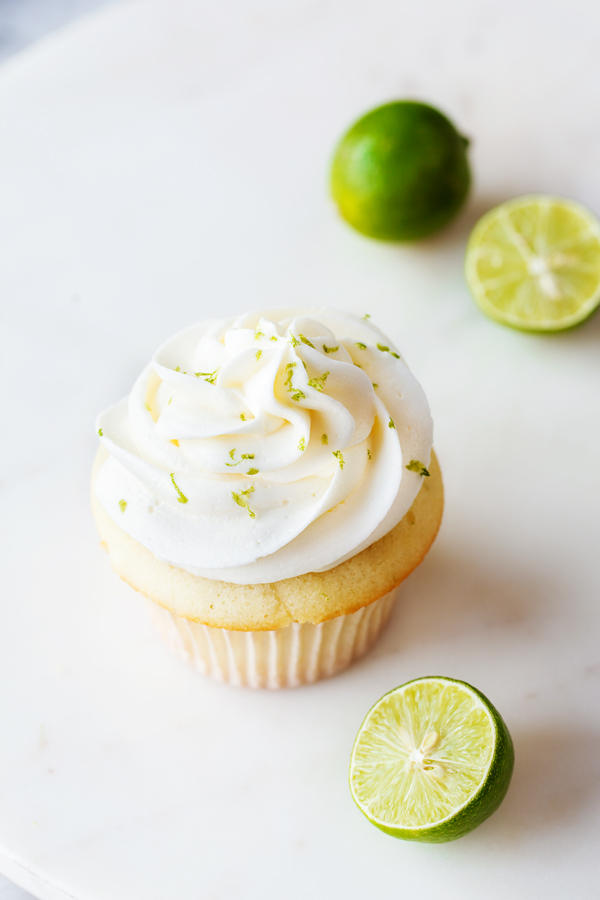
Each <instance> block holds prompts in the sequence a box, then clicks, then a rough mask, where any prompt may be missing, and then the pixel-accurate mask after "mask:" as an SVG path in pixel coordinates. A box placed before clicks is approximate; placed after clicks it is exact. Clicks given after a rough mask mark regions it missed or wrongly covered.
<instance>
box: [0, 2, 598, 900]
mask: <svg viewBox="0 0 600 900" xmlns="http://www.w3.org/2000/svg"><path fill="white" fill-rule="evenodd" d="M599 25H600V22H599V20H598V15H597V13H596V12H595V7H592V6H591V5H590V4H587V3H583V2H571V3H569V4H566V3H564V4H554V5H553V4H548V3H543V4H542V3H537V2H531V3H529V4H523V3H516V2H507V3H503V4H496V3H493V4H492V3H481V2H475V0H470V2H467V0H461V2H455V3H453V4H444V3H438V2H422V3H420V4H409V3H400V2H394V3H392V2H384V0H379V2H372V0H371V2H369V3H365V2H348V0H346V2H343V3H342V2H341V0H327V2H321V3H311V2H309V0H295V2H289V3H285V4H283V3H281V2H275V0H272V2H267V0H262V2H254V0H253V2H241V0H237V2H232V3H229V4H226V5H225V4H208V3H206V4H205V3H198V2H185V0H170V2H167V0H142V2H136V3H131V4H130V3H125V4H122V5H118V6H115V7H114V8H112V9H108V10H106V11H104V12H101V13H99V14H98V15H97V16H96V17H95V18H94V19H90V20H87V21H84V22H82V23H80V24H78V25H76V26H74V27H72V28H70V29H69V30H68V31H66V32H64V33H62V34H59V35H57V36H56V37H53V38H52V39H49V40H48V41H44V42H42V43H40V44H39V45H37V47H36V48H34V49H32V50H30V51H26V52H25V53H23V54H21V55H19V56H16V57H14V58H13V59H12V60H10V61H8V62H7V63H5V64H4V68H3V71H2V72H1V73H0V121H1V122H2V129H3V138H2V141H1V142H0V196H1V197H2V201H1V203H0V251H1V252H0V298H1V303H2V316H3V322H2V324H3V329H2V365H3V367H4V374H3V378H2V384H3V385H4V386H5V388H4V391H3V422H4V424H5V426H7V433H8V438H5V439H4V441H3V443H2V445H1V448H0V453H1V459H0V463H1V468H0V471H1V472H2V474H3V478H2V482H3V483H2V499H3V501H4V502H3V530H2V535H1V539H2V555H3V566H2V570H1V572H0V575H1V578H2V594H1V596H2V630H1V632H0V722H1V723H2V727H1V729H0V868H1V869H2V870H3V871H4V872H5V874H7V875H8V876H10V877H11V878H13V879H14V880H15V881H18V882H19V883H20V884H22V885H23V886H24V887H27V888H29V889H30V890H32V891H33V892H34V893H35V894H36V895H37V896H39V897H41V898H48V900H53V898H61V897H64V896H70V897H74V898H76V900H119V898H123V900H138V898H139V900H142V898H143V900H165V898H169V900H170V898H171V897H173V898H177V900H205V898H207V900H213V898H214V900H217V898H222V900H238V898H240V900H253V898H255V897H256V898H258V897H261V898H277V900H278V898H280V897H286V898H291V900H296V898H305V897H307V896H311V897H317V898H321V897H322V898H332V897H333V898H337V897H344V898H349V900H354V898H359V897H361V898H362V897H364V896H366V895H369V896H370V895H374V896H378V895H384V894H385V895H390V894H391V893H392V892H393V896H401V897H402V896H413V895H414V894H415V893H416V892H417V891H418V892H419V893H420V895H421V896H423V895H424V896H426V897H429V896H439V895H441V894H442V893H443V895H444V896H445V897H447V898H449V900H455V898H456V900H458V898H461V900H475V898H477V900H479V898H480V897H485V898H486V900H496V898H498V900H500V898H502V900H505V898H506V897H507V896H509V897H511V898H518V900H520V898H538V897H544V898H559V897H563V896H579V895H586V896H593V895H594V891H595V890H596V888H595V885H596V881H597V862H596V855H597V853H596V848H597V830H598V828H597V826H598V819H599V796H598V793H599V787H598V785H599V783H600V762H599V761H600V721H599V720H600V716H599V713H598V709H599V704H598V695H599V690H598V688H599V682H600V651H599V650H598V630H599V624H600V613H599V608H598V588H599V584H598V581H599V578H598V564H597V555H598V550H597V548H598V537H599V529H598V514H597V505H598V491H599V488H600V477H599V469H598V460H599V459H600V425H599V421H598V413H599V403H598V385H599V384H600V377H599V376H600V353H599V349H600V347H599V345H600V317H596V318H595V319H593V320H591V321H590V322H589V323H588V324H586V325H585V326H583V327H582V328H580V329H578V330H576V331H573V332H571V333H568V334H563V335H557V336H552V337H540V336H532V335H526V334H519V333H516V332H513V331H510V330H508V329H504V328H502V327H501V326H498V325H495V324H494V323H492V322H489V321H488V320H486V319H485V318H484V317H483V316H482V315H481V314H480V313H479V312H478V311H477V309H476V308H475V307H474V305H473V303H472V301H471V300H470V298H469V295H468V292H467V290H466V288H465V286H464V281H463V276H462V261H463V254H464V245H465V241H466V237H467V236H468V233H469V231H470V229H471V227H472V226H473V224H474V222H475V221H476V220H477V218H478V217H479V215H481V213H482V212H483V211H484V210H486V209H488V208H489V207H490V206H492V205H494V204H495V203H496V202H498V201H500V200H503V199H506V198H508V197H511V196H515V195H518V194H521V193H524V192H528V191H549V192H553V193H559V194H565V195H568V196H572V197H575V198H577V199H579V200H581V201H583V202H585V203H587V204H588V205H589V206H591V207H592V208H593V209H595V210H596V211H598V210H600V175H599V171H600V170H599V169H598V165H597V160H598V150H599V147H600V122H599V120H598V116H597V115H596V109H597V97H596V85H597V83H598V77H599V76H600V57H599V55H598V51H597V47H598V30H599ZM402 96H413V97H419V98H423V99H427V100H429V101H431V102H433V103H435V104H437V105H439V106H440V107H441V108H442V109H444V110H445V111H446V112H447V113H448V114H449V115H450V116H451V117H452V118H453V119H454V120H455V122H456V123H457V125H458V126H459V127H460V128H461V130H462V131H463V132H464V133H465V134H467V135H468V136H469V137H470V138H471V139H472V150H471V160H472V164H473V169H474V174H475V187H474V192H473V196H472V198H471V201H470V205H469V206H468V208H467V209H466V210H465V212H464V213H463V214H462V215H461V217H460V218H459V219H458V220H457V221H456V223H455V224H454V225H453V226H452V227H451V228H450V229H449V230H448V231H446V232H445V233H444V234H442V235H440V236H439V237H437V238H435V239H432V240H430V241H427V242H425V243H423V244H421V245H418V246H415V247H396V246H388V245H380V244H376V243H373V242H371V241H368V240H366V239H363V238H361V237H360V236H358V235H356V234H354V233H352V232H351V231H350V230H349V229H348V228H346V227H345V226H344V225H343V223H341V222H339V221H338V219H337V217H336V214H335V211H334V209H333V208H332V206H331V204H330V202H329V201H328V199H327V186H326V182H327V167H328V164H329V159H330V156H331V151H332V147H333V146H334V144H335V141H336V139H337V138H338V136H339V134H340V133H341V132H342V131H343V130H344V128H345V127H346V126H347V125H348V124H349V123H350V122H351V121H352V119H353V118H355V117H356V116H357V115H359V114H360V113H361V112H363V111H365V110H366V109H368V108H369V107H371V106H373V105H375V104H377V103H379V102H382V101H384V100H387V99H390V98H394V97H402ZM300 302H306V303H307V304H313V303H325V304H331V305H338V306H342V307H344V308H347V309H350V310H352V311H355V312H359V313H362V312H369V313H371V315H372V317H373V319H374V321H375V322H377V323H378V324H379V325H380V326H381V327H382V328H383V329H384V330H385V331H387V332H388V333H389V334H390V336H391V337H392V338H393V339H394V340H395V341H396V342H397V343H398V344H399V346H400V349H401V350H402V352H403V355H405V356H406V357H407V358H408V361H409V362H410V364H411V365H412V367H413V369H414V371H415V373H416V375H417V377H418V378H419V379H420V380H421V382H422V383H423V386H424V387H425V390H426V392H427V394H428V396H429V398H430V402H431V406H432V412H433V416H434V421H435V425H436V439H435V443H436V449H437V452H438V455H439V458H440V460H441V464H442V469H443V473H444V479H445V484H446V498H447V506H446V513H445V519H444V523H443V526H442V531H441V533H440V536H439V539H438V541H437V543H436V545H435V547H434V549H433V551H432V552H431V554H430V555H429V557H428V558H427V560H426V562H425V563H424V564H423V566H422V567H421V568H420V569H419V570H418V571H417V572H416V573H415V574H414V575H413V576H412V577H411V578H410V579H409V581H408V582H407V583H406V585H405V586H404V588H403V589H402V591H401V600H400V602H399V604H398V607H397V610H396V612H395V614H394V618H393V620H392V623H391V625H390V627H389V629H388V631H387V632H386V633H385V635H384V637H383V639H382V640H381V642H380V644H379V645H378V646H377V648H376V649H375V651H374V652H373V653H371V654H370V655H369V656H368V657H367V658H366V659H365V660H364V661H363V662H361V663H360V664H359V665H357V666H355V667H354V668H352V669H351V670H350V671H348V672H347V673H346V674H344V675H342V676H340V677H338V678H336V679H333V680H331V681H330V682H326V683H320V684H318V685H316V686H314V687H311V688H306V689H301V690H298V691H294V692H288V693H284V694H269V693H249V692H239V691H236V690H234V689H230V688H227V687H224V686H219V685H215V684H212V683H210V682H206V681H202V680H201V679H199V678H198V677H197V676H195V675H193V674H192V673H191V672H188V671H187V670H186V669H185V668H184V667H183V666H181V665H180V664H179V663H178V662H177V661H176V660H175V659H172V658H171V656H170V655H169V652H168V650H166V649H164V648H163V647H162V645H161V644H160V643H159V642H158V641H157V639H155V637H154V635H153V633H152V631H151V629H150V626H149V625H148V623H147V622H146V618H145V613H144V609H143V601H142V599H141V598H139V597H137V596H136V595H134V594H133V592H132V591H131V590H130V589H129V588H127V587H126V586H125V585H124V584H121V583H120V582H119V581H118V579H117V578H116V576H114V575H113V574H112V572H111V571H110V568H109V565H108V561H107V559H106V557H105V556H104V555H103V554H101V553H100V552H99V550H98V548H97V538H96V536H95V533H94V528H93V523H92V521H91V518H90V514H89V510H88V499H87V492H88V484H87V482H88V472H89V467H90V464H91V460H92V457H93V453H94V449H95V437H94V432H93V420H94V416H95V414H96V412H97V411H98V410H99V409H101V408H103V407H104V406H106V405H107V404H108V403H110V402H112V401H114V400H117V399H118V398H119V397H120V396H122V395H123V394H125V393H126V392H127V391H128V390H129V388H130V386H131V384H132V382H133V379H134V378H135V376H136V375H137V373H138V372H139V370H140V369H141V367H142V366H143V365H144V364H145V362H146V361H147V359H148V358H149V356H150V355H151V353H152V351H153V350H154V348H155V347H156V346H157V345H158V344H159V343H161V342H162V340H163V339H164V338H165V337H166V336H168V335H169V334H171V333H173V332H175V331H176V330H177V329H179V328H181V327H183V326H184V325H186V324H189V323H190V322H193V321H194V320H198V319H201V318H203V317H207V316H209V315H214V314H215V312H216V311H222V312H223V313H224V314H226V313H230V312H232V311H237V310H243V309H245V308H250V307H255V306H263V305H268V304H274V303H278V304H279V303H300ZM425 674H444V675H449V676H453V677H458V678H463V679H465V680H467V681H469V682H472V683H473V684H475V685H476V686H477V687H479V688H480V689H481V690H483V691H484V692H485V693H486V694H487V695H488V696H489V697H490V698H491V700H492V701H493V702H494V703H495V704H496V705H497V706H498V708H499V709H500V711H501V712H502V714H503V715H504V717H505V719H506V721H507V723H508V725H509V727H510V729H511V731H512V733H513V736H514V739H515V745H516V755H517V762H516V768H515V775H514V779H513V784H512V787H511V790H510V792H509V794H508V796H507V798H506V801H505V803H504V804H503V806H502V807H501V809H500V810H499V811H498V813H496V814H495V815H494V816H493V818H492V819H490V820H489V821H488V822H487V823H485V824H484V825H483V826H482V827H481V828H480V829H478V830H477V831H476V832H474V833H473V834H472V835H470V836H468V837H466V838H464V839H463V840H461V841H459V842H457V843H455V844H448V845H443V846H434V847H428V846H419V845H411V844H406V843H401V842H397V841H394V840H393V839H391V838H388V837H387V836H385V835H383V834H380V833H379V832H378V831H377V830H376V829H374V828H372V827H371V826H370V825H369V823H368V822H367V821H366V820H365V819H363V817H362V816H361V815H360V813H359V812H358V811H357V810H356V809H355V808H354V806H353V803H352V801H351V798H350V795H349V791H348V788H347V783H346V776H347V765H348V759H349V754H350V749H351V746H352V741H353V738H354V735H355V733H356V731H357V729H358V726H359V724H360V722H361V720H362V718H363V716H364V714H365V713H366V711H367V710H368V708H369V706H370V705H371V704H372V703H373V702H374V700H376V699H377V698H378V697H379V696H380V695H381V694H383V693H384V692H385V691H386V690H389V689H390V688H391V687H393V686H395V685H397V684H401V683H402V682H404V681H406V680H408V679H410V678H414V677H418V676H419V675H425Z"/></svg>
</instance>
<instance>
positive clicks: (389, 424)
mask: <svg viewBox="0 0 600 900" xmlns="http://www.w3.org/2000/svg"><path fill="white" fill-rule="evenodd" d="M388 428H394V429H395V428H396V426H395V425H394V420H393V419H392V417H391V416H390V421H389V422H388Z"/></svg>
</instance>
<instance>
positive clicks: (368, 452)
mask: <svg viewBox="0 0 600 900" xmlns="http://www.w3.org/2000/svg"><path fill="white" fill-rule="evenodd" d="M367 456H368V457H369V459H373V457H372V456H371V451H370V450H369V448H368V447H367Z"/></svg>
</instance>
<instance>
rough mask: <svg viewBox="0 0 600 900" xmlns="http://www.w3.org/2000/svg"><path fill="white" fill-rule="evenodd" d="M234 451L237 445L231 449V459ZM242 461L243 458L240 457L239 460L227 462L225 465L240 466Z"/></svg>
mask: <svg viewBox="0 0 600 900" xmlns="http://www.w3.org/2000/svg"><path fill="white" fill-rule="evenodd" d="M234 453H235V447H234V448H233V450H230V451H229V458H230V459H233V455H234ZM241 461H242V460H241V459H238V461H237V462H230V463H225V465H226V466H239V465H240V463H241Z"/></svg>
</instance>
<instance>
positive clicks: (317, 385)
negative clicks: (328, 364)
mask: <svg viewBox="0 0 600 900" xmlns="http://www.w3.org/2000/svg"><path fill="white" fill-rule="evenodd" d="M328 375H329V372H325V373H324V374H323V375H319V377H318V378H309V379H308V383H309V385H310V387H312V388H314V389H315V390H317V391H322V390H323V388H324V386H325V382H326V381H327V376H328Z"/></svg>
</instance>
